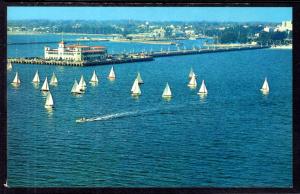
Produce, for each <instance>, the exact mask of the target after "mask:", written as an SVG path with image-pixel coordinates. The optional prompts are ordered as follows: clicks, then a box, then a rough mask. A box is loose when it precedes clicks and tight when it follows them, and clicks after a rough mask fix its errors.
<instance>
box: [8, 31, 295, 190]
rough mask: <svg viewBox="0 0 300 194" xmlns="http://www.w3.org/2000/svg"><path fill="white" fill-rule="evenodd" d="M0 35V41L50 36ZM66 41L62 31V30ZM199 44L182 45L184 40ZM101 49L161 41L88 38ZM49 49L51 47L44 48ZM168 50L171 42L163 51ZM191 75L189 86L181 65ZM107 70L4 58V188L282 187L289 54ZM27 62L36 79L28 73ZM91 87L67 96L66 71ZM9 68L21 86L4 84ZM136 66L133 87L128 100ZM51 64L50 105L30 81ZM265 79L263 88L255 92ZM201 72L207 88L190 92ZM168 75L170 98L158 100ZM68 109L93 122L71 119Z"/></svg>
mask: <svg viewBox="0 0 300 194" xmlns="http://www.w3.org/2000/svg"><path fill="white" fill-rule="evenodd" d="M59 38H60V37H59V36H55V35H53V36H49V35H47V36H45V35H44V36H9V37H8V39H9V41H20V42H24V41H30V40H45V41H46V40H55V41H56V40H59ZM69 38H74V37H72V36H70V37H69ZM201 42H202V41H196V42H195V41H184V45H185V46H186V47H187V48H190V47H192V46H194V45H199V44H201ZM86 44H89V45H104V46H108V47H109V48H108V50H109V52H122V51H124V49H125V50H129V51H130V50H133V49H136V50H138V49H146V50H147V49H148V50H150V49H153V50H160V49H161V48H163V49H167V48H168V47H169V46H161V45H145V44H133V43H110V42H96V43H95V42H94V43H91V42H88V43H86ZM48 45H50V46H52V47H57V45H56V44H48ZM43 46H44V45H10V46H9V47H8V55H9V56H10V57H12V56H42V55H43V50H42V49H43ZM175 48H176V47H175V46H172V47H171V49H175ZM191 67H193V69H194V71H195V73H196V74H197V75H198V77H197V81H198V87H197V89H194V90H192V89H189V88H188V87H187V83H188V73H189V70H190V68H191ZM110 68H111V66H110V65H108V66H96V67H84V68H82V67H59V66H42V65H23V64H14V65H13V69H12V70H11V71H9V72H8V74H7V93H8V182H9V185H10V186H12V187H13V186H16V187H19V186H26V187H46V186H47V187H62V186H72V187H73V186H81V187H82V186H89V187H93V186H99V187H111V186H112V187H120V186H121V187H195V186H198V187H252V186H255V187H290V186H291V185H292V52H291V50H271V49H263V50H251V51H240V52H227V53H212V54H203V55H190V56H176V57H166V58H156V59H155V60H154V61H150V62H140V63H131V64H120V65H115V66H114V68H115V72H116V76H117V79H116V80H115V81H113V82H112V81H109V80H108V79H107V78H106V77H107V75H108V73H109V70H110ZM36 70H39V74H40V79H41V83H40V85H39V87H38V88H35V87H34V86H33V85H32V83H31V81H32V79H33V76H34V74H35V72H36ZM94 70H96V72H97V74H98V78H99V80H100V82H99V84H98V85H97V86H91V85H90V84H88V87H87V91H86V93H85V94H84V95H82V96H74V95H72V94H71V93H70V90H71V88H72V85H73V82H74V79H77V81H79V78H80V76H81V75H84V78H85V80H86V82H87V83H88V81H89V79H90V78H91V76H92V72H93V71H94ZM16 71H18V72H19V75H20V79H21V85H20V86H19V87H18V88H14V87H13V86H12V85H11V84H10V82H11V81H12V79H13V78H14V75H15V72H16ZM137 71H140V72H141V75H142V78H143V80H144V82H145V84H143V85H141V91H142V95H141V96H140V97H139V98H137V99H136V98H133V97H131V95H130V89H131V86H132V83H133V81H134V79H135V76H136V73H137ZM52 72H55V74H56V75H57V78H58V81H59V84H58V86H56V87H52V86H50V90H51V93H52V96H53V99H54V103H55V108H54V109H53V110H52V111H47V110H46V109H45V108H44V103H45V96H44V95H43V94H42V93H41V92H40V90H39V89H40V87H41V85H42V82H43V81H44V79H45V77H46V76H47V77H48V79H50V77H51V75H52ZM265 76H267V77H268V81H269V85H270V94H269V95H267V96H265V95H262V93H261V92H260V91H259V88H260V87H261V85H262V83H263V81H264V78H265ZM202 79H205V81H206V86H207V89H208V95H207V96H206V97H205V98H201V97H199V96H198V95H197V91H198V90H199V86H200V83H201V80H202ZM166 82H169V85H170V87H171V90H172V92H173V98H172V99H171V100H170V101H165V100H163V99H162V98H161V94H162V91H163V89H164V87H165V84H166ZM80 117H87V118H91V117H98V118H100V119H102V120H100V121H94V122H86V123H80V124H79V123H76V122H75V120H76V119H78V118H80Z"/></svg>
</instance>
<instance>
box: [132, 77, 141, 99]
mask: <svg viewBox="0 0 300 194" xmlns="http://www.w3.org/2000/svg"><path fill="white" fill-rule="evenodd" d="M141 93H142V92H141V89H140V86H139V82H138V79H137V78H136V79H135V80H134V82H133V85H132V88H131V94H132V95H133V96H139V95H141Z"/></svg>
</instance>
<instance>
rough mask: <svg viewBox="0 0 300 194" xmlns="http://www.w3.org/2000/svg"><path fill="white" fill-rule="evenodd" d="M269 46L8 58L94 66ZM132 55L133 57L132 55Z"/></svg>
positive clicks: (18, 60)
mask: <svg viewBox="0 0 300 194" xmlns="http://www.w3.org/2000/svg"><path fill="white" fill-rule="evenodd" d="M265 48H270V47H269V46H257V45H250V46H249V45H247V46H239V47H221V48H206V49H192V50H177V51H174V50H173V51H161V52H150V53H134V54H130V55H125V56H123V57H120V58H117V57H116V56H117V54H116V55H114V56H112V57H111V58H108V59H106V60H103V61H66V60H49V59H44V58H36V57H30V58H8V61H9V62H11V63H20V64H40V65H61V66H81V67H83V66H95V65H106V64H120V63H134V62H143V61H152V60H154V58H155V57H169V56H179V55H195V54H205V53H216V52H230V51H243V50H254V49H265ZM133 56H134V57H133Z"/></svg>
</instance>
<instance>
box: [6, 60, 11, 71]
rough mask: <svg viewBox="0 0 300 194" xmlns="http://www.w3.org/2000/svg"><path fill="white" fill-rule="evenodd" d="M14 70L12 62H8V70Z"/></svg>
mask: <svg viewBox="0 0 300 194" xmlns="http://www.w3.org/2000/svg"><path fill="white" fill-rule="evenodd" d="M11 69H12V64H11V62H7V70H11Z"/></svg>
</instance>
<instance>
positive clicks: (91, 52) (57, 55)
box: [44, 41, 107, 61]
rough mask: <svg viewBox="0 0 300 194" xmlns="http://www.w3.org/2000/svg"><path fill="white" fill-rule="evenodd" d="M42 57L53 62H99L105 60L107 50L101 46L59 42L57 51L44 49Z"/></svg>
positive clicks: (48, 48)
mask: <svg viewBox="0 0 300 194" xmlns="http://www.w3.org/2000/svg"><path fill="white" fill-rule="evenodd" d="M44 55H45V59H54V60H70V61H94V60H100V61H101V60H104V59H106V57H107V50H106V48H105V47H103V46H84V45H66V43H65V42H64V41H61V42H60V43H59V44H58V48H57V49H51V48H50V47H45V48H44Z"/></svg>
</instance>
